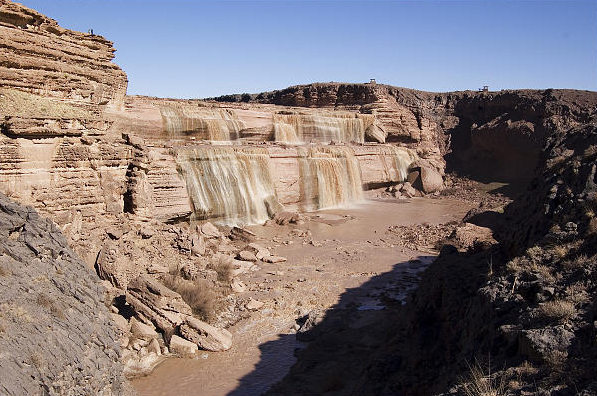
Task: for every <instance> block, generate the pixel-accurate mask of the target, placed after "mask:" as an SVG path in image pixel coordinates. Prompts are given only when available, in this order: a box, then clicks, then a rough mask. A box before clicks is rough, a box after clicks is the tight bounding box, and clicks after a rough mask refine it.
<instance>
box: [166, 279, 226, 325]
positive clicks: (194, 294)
mask: <svg viewBox="0 0 597 396" xmlns="http://www.w3.org/2000/svg"><path fill="white" fill-rule="evenodd" d="M162 283H163V284H164V285H165V286H166V287H168V288H169V289H172V290H174V291H175V292H177V293H178V294H180V296H181V297H182V299H183V300H184V301H185V302H186V303H187V304H189V306H190V307H191V309H192V310H193V314H195V315H196V316H197V317H199V318H200V319H202V320H205V321H207V322H212V321H213V320H215V319H216V317H217V315H218V313H219V312H220V311H221V310H222V308H223V303H222V302H221V299H220V297H221V296H220V295H219V294H220V293H218V291H217V289H216V287H215V286H214V285H213V284H212V283H210V282H209V281H202V280H197V281H189V280H186V279H183V278H181V277H179V276H176V275H171V274H169V275H166V276H164V277H163V278H162Z"/></svg>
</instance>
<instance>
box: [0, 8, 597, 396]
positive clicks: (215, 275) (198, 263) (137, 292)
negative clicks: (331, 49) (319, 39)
mask: <svg viewBox="0 0 597 396" xmlns="http://www.w3.org/2000/svg"><path fill="white" fill-rule="evenodd" d="M0 47H1V52H0V84H1V85H0V122H1V124H0V193H1V194H0V233H2V235H3V237H2V238H3V239H2V241H0V247H1V248H2V250H0V252H1V255H0V290H2V293H1V294H0V307H2V309H1V311H0V345H2V352H1V353H0V372H1V373H2V375H1V376H0V377H1V378H0V389H3V391H4V392H5V393H7V394H10V395H17V394H25V393H28V394H37V393H39V392H44V393H43V394H50V395H54V394H56V395H58V394H103V395H127V394H134V392H137V393H138V394H142V395H166V394H170V393H171V392H173V390H176V393H178V394H189V395H190V394H198V395H199V394H210V395H215V394H222V395H224V394H229V395H257V394H262V393H265V392H267V394H272V395H274V394H297V395H299V394H305V395H307V394H330V395H353V394H354V395H358V394H378V395H390V394H405V395H422V394H446V393H452V394H466V395H470V394H471V393H469V392H470V389H471V386H472V385H471V383H473V384H474V383H475V381H477V382H480V383H481V385H483V384H485V385H487V384H489V386H494V384H496V383H499V384H498V385H499V386H498V385H495V386H496V387H500V386H501V387H502V388H503V389H502V388H500V389H501V390H500V392H502V393H495V394H496V395H497V394H506V392H510V393H512V394H533V395H534V394H537V395H548V394H549V395H565V394H578V395H589V394H594V393H593V392H597V384H596V383H595V381H594V374H595V373H594V361H595V359H596V358H597V350H596V348H595V343H594V340H595V336H596V334H597V327H596V325H595V323H597V322H596V320H597V310H596V305H595V293H596V292H597V290H596V285H597V283H596V280H595V271H594V270H595V265H596V262H595V258H596V257H597V256H596V255H597V251H595V246H597V243H596V242H597V241H596V238H597V220H596V219H597V218H596V217H595V211H597V195H596V194H597V173H596V166H597V165H596V160H597V158H596V155H597V149H596V147H597V142H596V140H595V139H596V136H597V133H596V130H597V129H596V126H597V118H596V117H597V93H596V92H592V91H578V90H565V89H547V90H504V91H499V92H476V91H461V92H449V93H431V92H423V91H417V90H412V89H406V88H398V87H393V86H388V85H383V84H377V83H373V82H371V83H363V84H359V83H335V82H332V83H313V84H308V85H300V86H293V87H289V88H286V89H282V90H279V91H273V92H264V93H258V94H238V95H226V96H221V97H216V98H206V99H167V98H155V97H146V96H129V95H127V94H126V91H127V76H126V74H125V72H124V71H123V70H121V69H120V68H119V67H118V66H117V65H116V64H115V63H113V62H112V59H113V57H114V52H115V49H114V48H113V46H112V43H111V42H110V41H108V40H106V39H105V38H103V37H101V36H98V35H94V34H86V33H80V32H75V31H71V30H68V29H64V28H62V27H60V26H59V25H58V23H57V22H56V21H54V20H52V19H50V18H48V17H46V16H44V15H42V14H39V13H38V12H36V11H34V10H31V9H29V8H26V7H24V6H21V5H19V4H17V3H13V2H11V1H9V0H0ZM45 218H47V220H46V219H45ZM46 328H47V329H50V334H52V336H51V337H48V338H47V339H43V338H42V337H43V336H42V334H45V333H44V331H43V330H42V329H46ZM46 332H47V331H46ZM488 360H490V361H491V362H490V363H489V365H490V367H489V368H488V369H489V371H490V372H491V373H493V374H490V375H489V376H488V375H486V374H484V372H485V371H486V369H487V368H485V367H481V365H487V364H486V363H485V362H487V361H488ZM477 366H479V367H477ZM479 369H481V370H482V374H481V375H480V377H479V376H477V377H474V376H471V378H469V377H468V375H469V374H471V373H473V374H474V373H475V372H477V373H478V370H479ZM475 370H477V371H475ZM228 371H230V372H231V374H230V375H223V374H222V373H223V372H228ZM566 373H568V375H566ZM5 374H6V375H5ZM125 377H127V378H128V379H129V380H130V383H132V385H133V386H132V387H131V385H130V384H129V381H127V380H126V379H125ZM500 381H501V382H500ZM477 385H478V384H477ZM506 388H507V390H506ZM193 392H194V393H193ZM204 392H207V393H204ZM496 392H497V391H496ZM583 392H584V393H583ZM473 394H475V393H473Z"/></svg>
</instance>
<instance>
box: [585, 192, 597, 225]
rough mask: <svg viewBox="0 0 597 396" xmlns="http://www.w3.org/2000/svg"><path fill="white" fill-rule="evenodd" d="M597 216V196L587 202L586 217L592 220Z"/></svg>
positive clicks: (594, 195)
mask: <svg viewBox="0 0 597 396" xmlns="http://www.w3.org/2000/svg"><path fill="white" fill-rule="evenodd" d="M596 214H597V194H593V196H591V197H589V198H588V199H587V200H586V202H585V215H586V216H587V217H588V218H589V219H592V218H594V217H595V215H596Z"/></svg>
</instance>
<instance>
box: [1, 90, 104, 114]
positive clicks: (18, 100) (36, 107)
mask: <svg viewBox="0 0 597 396" xmlns="http://www.w3.org/2000/svg"><path fill="white" fill-rule="evenodd" d="M0 114H2V115H4V116H5V117H23V118H29V117H34V118H55V119H93V118H96V117H95V116H93V115H92V114H91V113H90V112H88V111H87V110H85V109H83V108H80V107H76V106H72V105H70V104H67V103H63V102H60V101H58V100H54V99H51V98H45V97H42V96H38V95H34V94H31V93H28V92H23V91H17V90H15V89H8V88H0Z"/></svg>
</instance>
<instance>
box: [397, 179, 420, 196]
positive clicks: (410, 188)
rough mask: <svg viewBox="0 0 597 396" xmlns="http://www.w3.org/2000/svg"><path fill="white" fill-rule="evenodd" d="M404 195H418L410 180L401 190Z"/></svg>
mask: <svg viewBox="0 0 597 396" xmlns="http://www.w3.org/2000/svg"><path fill="white" fill-rule="evenodd" d="M401 193H402V195H405V196H406V197H408V198H412V197H415V196H416V195H417V190H416V189H415V188H414V187H413V186H411V184H410V183H409V182H406V183H404V185H403V186H402V190H401Z"/></svg>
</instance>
